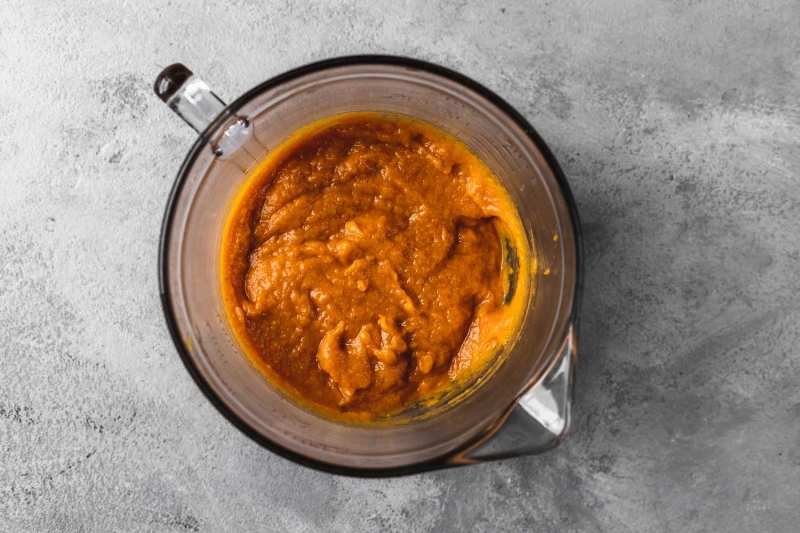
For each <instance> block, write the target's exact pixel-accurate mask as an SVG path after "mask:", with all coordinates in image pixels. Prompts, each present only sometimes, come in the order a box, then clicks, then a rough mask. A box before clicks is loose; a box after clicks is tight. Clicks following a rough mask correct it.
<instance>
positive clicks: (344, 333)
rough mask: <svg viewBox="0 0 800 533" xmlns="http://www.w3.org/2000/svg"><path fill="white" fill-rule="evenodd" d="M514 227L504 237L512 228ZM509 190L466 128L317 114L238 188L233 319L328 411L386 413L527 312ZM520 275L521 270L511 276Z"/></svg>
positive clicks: (451, 377) (506, 332) (503, 337)
mask: <svg viewBox="0 0 800 533" xmlns="http://www.w3.org/2000/svg"><path fill="white" fill-rule="evenodd" d="M504 240H505V241H504ZM526 243H527V241H526V240H525V238H524V234H523V230H522V225H521V223H520V221H519V216H518V214H517V212H516V209H515V208H514V206H513V203H512V202H511V200H510V199H509V197H508V195H507V193H506V191H505V190H504V189H503V188H502V186H501V185H500V184H499V183H498V182H497V180H496V179H495V178H494V176H493V175H492V174H491V173H490V171H489V170H488V169H487V168H486V166H485V165H484V164H483V163H482V162H481V161H480V160H479V159H478V158H477V157H476V156H475V155H474V154H472V153H471V152H470V151H469V150H468V149H467V148H466V147H465V146H464V145H463V144H462V143H460V142H459V141H457V140H456V139H454V138H453V137H451V136H449V135H448V134H446V133H444V132H443V131H441V130H438V129H436V128H434V127H432V126H430V125H428V124H424V123H421V122H418V121H412V120H410V119H406V118H402V117H398V116H386V115H378V114H375V113H351V114H346V115H339V116H335V117H332V118H329V119H326V120H324V121H321V122H318V123H315V124H312V125H310V126H308V127H306V128H303V129H302V130H301V131H299V132H297V133H296V134H295V135H293V136H292V137H291V138H290V139H289V140H287V141H286V142H285V143H283V144H282V145H281V146H279V147H278V148H277V149H276V150H274V151H273V152H271V153H270V154H269V155H268V156H267V157H266V158H265V159H264V160H263V161H262V162H261V163H260V164H259V165H257V166H256V167H255V168H254V169H253V170H252V171H251V173H250V175H249V178H248V180H247V181H246V183H245V185H244V186H243V187H242V189H241V190H240V191H239V194H238V196H237V197H236V199H235V200H234V202H233V205H232V208H231V212H230V215H229V218H228V220H227V222H226V225H225V228H224V232H223V240H222V252H221V282H222V293H223V299H224V304H225V309H226V313H227V316H228V320H229V322H230V326H231V329H232V331H233V333H234V335H235V336H236V338H237V339H238V341H239V343H240V344H241V345H242V347H243V349H244V351H245V353H246V354H247V356H248V357H249V358H250V359H251V361H252V362H253V363H254V364H255V365H256V366H257V367H258V368H259V369H260V370H261V371H262V372H264V373H265V374H266V375H267V376H268V377H269V378H270V379H271V380H272V381H273V382H274V383H275V384H277V385H278V386H279V387H280V388H281V389H283V390H284V391H286V392H288V393H289V394H290V395H292V396H294V397H295V398H298V399H300V400H302V401H304V402H306V403H310V404H311V405H313V406H316V407H321V408H323V410H327V411H328V412H329V413H330V412H332V411H333V412H338V413H354V414H359V413H360V414H364V413H368V414H371V415H373V416H374V415H385V414H387V413H391V412H393V411H395V412H396V411H397V410H398V409H400V408H402V407H404V406H406V405H408V404H410V403H412V402H414V401H416V400H418V399H421V398H425V397H426V396H429V395H431V394H432V393H434V392H437V391H440V390H442V389H443V388H445V387H448V386H452V385H453V384H455V383H458V382H459V381H460V380H461V379H464V378H465V377H466V376H467V375H471V373H472V372H474V371H476V370H480V369H481V368H485V367H486V366H487V363H488V362H489V361H490V360H491V359H492V358H493V357H494V355H495V354H496V353H497V352H498V351H499V348H500V347H502V346H503V345H504V344H505V343H507V342H508V341H509V340H510V337H511V336H512V334H513V333H514V331H515V329H516V326H517V324H518V322H519V318H520V315H521V312H520V311H521V309H522V300H523V299H524V296H525V293H527V290H528V287H527V281H526V280H525V278H526V277H525V276H519V280H518V281H517V282H516V286H515V287H511V286H509V279H510V276H509V274H510V272H509V269H511V268H513V267H516V266H517V265H511V264H510V263H508V262H507V261H505V260H504V257H506V256H505V255H504V254H505V252H506V248H508V246H507V245H510V247H512V248H514V249H515V250H516V252H517V255H518V256H519V261H520V264H519V265H518V268H519V270H520V271H522V272H527V268H528V265H527V259H526V258H527V257H528V256H529V253H527V250H528V248H527V244H526ZM511 277H512V278H513V277H516V276H511Z"/></svg>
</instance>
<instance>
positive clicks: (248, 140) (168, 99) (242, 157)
mask: <svg viewBox="0 0 800 533" xmlns="http://www.w3.org/2000/svg"><path fill="white" fill-rule="evenodd" d="M153 90H154V91H155V93H156V95H157V96H158V97H159V98H160V99H161V101H162V102H164V103H165V104H167V106H168V107H169V108H170V109H172V111H174V112H175V114H177V115H178V116H179V117H181V118H182V119H183V120H185V121H186V123H187V124H189V125H190V126H191V127H192V128H193V129H194V130H195V131H196V132H197V133H199V134H200V135H208V137H209V139H208V142H209V145H210V147H211V150H212V151H213V152H214V154H215V155H216V156H217V157H219V158H221V159H224V160H231V161H232V162H233V163H234V164H236V165H237V166H238V167H239V168H240V170H242V171H243V172H244V171H245V170H246V169H247V168H248V167H249V166H250V165H251V164H252V163H253V161H254V160H256V159H257V158H259V157H260V156H261V155H262V154H263V152H264V147H263V146H262V145H261V143H260V142H258V139H257V138H256V137H255V135H254V134H253V127H252V125H251V123H250V120H249V119H248V118H247V117H243V116H239V115H234V114H232V113H230V112H229V111H228V110H227V108H226V105H225V102H223V101H222V100H221V99H220V98H219V96H217V95H216V94H214V92H213V91H212V90H211V88H210V87H209V86H208V85H207V84H206V82H204V81H203V80H201V79H200V78H199V77H198V76H197V75H196V74H195V73H194V72H192V71H191V70H190V69H189V68H188V67H186V66H185V65H183V64H181V63H174V64H172V65H170V66H168V67H167V68H165V69H164V70H162V71H161V73H160V74H159V75H158V76H157V77H156V81H155V83H154V84H153ZM224 114H227V115H228V116H229V117H230V120H228V121H227V122H225V124H224V125H222V127H220V128H218V129H217V128H215V132H221V133H216V134H215V133H213V132H207V130H208V129H209V126H211V124H212V123H214V122H215V121H216V120H217V118H218V117H220V116H221V115H224ZM223 120H224V119H223Z"/></svg>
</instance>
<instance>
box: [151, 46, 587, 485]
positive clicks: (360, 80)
mask: <svg viewBox="0 0 800 533" xmlns="http://www.w3.org/2000/svg"><path fill="white" fill-rule="evenodd" d="M155 91H156V93H157V94H158V96H159V97H160V98H161V99H162V100H163V101H164V102H165V103H167V105H168V106H169V107H170V108H171V109H173V110H174V111H175V112H176V113H177V114H178V115H180V116H181V117H182V118H183V119H184V120H186V122H188V123H189V124H190V125H191V126H192V127H193V128H194V129H195V130H197V131H198V133H199V134H200V136H199V138H198V139H197V142H195V144H194V146H193V147H192V149H191V150H190V151H189V154H188V155H187V156H186V159H185V160H184V162H183V165H182V167H181V169H180V171H179V172H178V177H177V179H176V181H175V185H174V187H173V189H172V193H171V195H170V198H169V202H168V204H167V209H166V214H165V216H164V224H163V229H162V235H161V249H160V256H159V273H160V277H159V281H160V289H161V299H162V303H163V308H164V314H165V317H166V321H167V325H168V327H169V331H170V333H171V335H172V338H173V340H174V342H175V346H176V348H177V350H178V352H179V353H180V355H181V358H182V359H183V362H184V364H185V365H186V368H187V370H188V371H189V373H190V374H191V375H192V377H193V378H194V380H195V382H196V383H197V385H198V386H199V387H200V389H201V390H202V391H203V393H204V394H205V395H206V396H207V397H208V399H209V400H210V401H211V402H212V403H213V404H214V405H215V406H216V407H217V409H219V411H220V412H221V413H222V414H223V415H224V416H225V417H226V418H228V420H230V421H231V422H232V423H233V424H234V425H235V426H236V427H238V428H239V429H240V430H242V431H243V432H244V433H245V434H246V435H248V436H249V437H251V438H252V439H253V440H255V441H256V442H258V443H260V444H262V445H263V446H264V447H266V448H268V449H270V450H272V451H274V452H276V453H278V454H280V455H282V456H284V457H287V458H289V459H291V460H294V461H296V462H298V463H302V464H305V465H308V466H312V467H315V468H318V469H322V470H326V471H330V472H336V473H343V474H351V475H362V476H382V475H397V474H407V473H412V472H418V471H422V470H429V469H435V468H442V467H447V466H454V465H463V464H469V463H474V462H479V461H485V460H490V459H497V458H504V457H510V456H515V455H523V454H531V453H541V452H543V451H546V450H548V449H550V448H552V447H554V446H556V445H557V444H559V443H560V442H561V441H563V439H564V438H565V436H566V434H567V431H568V428H569V410H570V399H571V395H572V382H573V372H574V367H575V359H576V328H577V310H578V300H579V295H580V282H581V263H580V232H579V224H578V216H577V212H576V209H575V204H574V201H573V199H572V195H571V193H570V190H569V187H568V185H567V181H566V179H565V177H564V175H563V173H562V171H561V169H560V168H559V166H558V163H557V162H556V160H555V159H554V157H553V155H552V154H551V152H550V150H549V149H548V148H547V146H546V145H545V143H544V142H543V141H542V139H541V138H540V137H539V135H538V134H537V133H536V132H535V131H534V129H533V128H532V127H531V125H530V124H528V122H527V121H526V120H525V119H524V118H523V117H522V116H521V115H520V114H519V113H518V112H516V111H515V110H514V109H513V108H512V107H511V106H510V105H509V104H507V103H506V102H505V101H503V100H502V99H501V98H500V97H498V96H497V95H495V94H494V93H492V92H491V91H489V90H488V89H486V88H485V87H483V86H481V85H479V84H477V83H476V82H474V81H472V80H470V79H468V78H466V77H464V76H462V75H460V74H458V73H456V72H453V71H451V70H448V69H445V68H442V67H439V66H436V65H432V64H429V63H425V62H421V61H416V60H411V59H407V58H400V57H387V56H358V57H343V58H338V59H331V60H328V61H322V62H320V63H314V64H311V65H307V66H304V67H301V68H298V69H295V70H292V71H290V72H287V73H285V74H282V75H280V76H278V77H276V78H273V79H271V80H269V81H267V82H264V83H262V84H261V85H259V86H258V87H255V88H254V89H252V90H250V91H249V92H247V93H246V94H244V95H243V96H241V97H240V98H238V99H237V100H236V101H234V102H233V103H232V104H230V105H225V104H224V103H223V102H222V101H220V99H219V98H217V97H216V96H215V95H214V94H213V93H212V92H211V90H210V89H209V88H208V86H207V85H206V84H205V83H204V82H203V81H202V80H200V79H199V78H198V77H197V76H195V75H194V74H193V73H192V72H191V71H190V70H189V69H187V68H186V67H184V66H183V65H180V64H176V65H172V66H170V67H168V68H166V69H165V70H164V71H163V72H162V73H161V74H160V75H159V76H158V78H157V79H156V83H155ZM352 111H378V112H387V113H395V114H403V115H408V116H411V117H414V118H417V119H420V120H423V121H426V122H429V123H431V124H433V125H435V126H438V127H439V128H441V129H443V130H445V131H448V132H450V133H451V134H453V135H454V136H456V137H457V138H459V139H460V140H461V141H463V142H464V143H466V144H467V146H469V147H470V148H471V149H472V150H473V151H474V152H475V153H476V154H477V155H478V156H479V157H481V158H482V159H483V160H484V161H485V162H486V164H487V165H488V166H489V167H490V168H491V169H492V171H493V172H494V173H495V174H496V175H497V177H498V178H499V179H500V180H501V182H502V183H503V185H504V186H505V187H506V188H507V189H508V192H509V194H510V196H511V198H512V200H513V201H514V202H515V204H516V206H517V209H518V210H519V214H520V216H521V218H522V222H523V224H524V227H525V231H526V233H527V238H528V240H529V245H530V249H531V250H532V253H533V255H534V256H535V261H532V263H531V264H533V265H535V269H531V270H530V271H528V272H517V275H518V276H530V286H531V287H532V288H533V290H531V291H529V294H527V295H526V297H527V298H528V306H527V311H526V313H525V316H524V318H523V319H522V321H521V325H520V328H519V330H518V332H517V336H516V341H515V342H513V343H509V346H506V347H505V349H504V352H503V353H501V354H500V355H499V356H498V359H497V361H498V363H497V364H495V365H494V366H493V367H492V368H491V369H490V370H489V371H488V372H487V373H486V374H485V375H484V376H483V378H482V379H479V380H477V381H475V382H472V383H470V384H468V387H467V389H468V390H466V391H461V392H462V393H465V394H461V395H460V396H461V397H460V399H459V400H458V401H451V402H442V403H441V404H439V405H437V406H435V407H432V408H431V409H432V411H431V412H429V413H420V412H414V413H405V414H403V415H401V416H400V418H401V419H402V420H398V422H397V423H392V424H382V425H356V424H350V423H343V422H340V421H335V420H330V419H327V418H325V417H323V416H320V415H319V414H317V413H315V412H313V411H311V410H309V409H307V408H305V407H303V406H302V405H299V404H298V403H296V402H294V401H293V400H292V399H291V398H288V397H287V396H285V395H284V394H283V393H282V392H281V391H279V390H278V389H277V388H276V387H274V386H273V385H272V384H271V383H270V382H269V381H268V380H267V379H266V378H265V377H264V376H263V375H262V374H261V373H260V372H259V371H258V370H257V369H256V368H255V367H254V366H253V365H252V364H251V363H250V362H249V360H248V359H247V357H246V356H245V355H244V353H243V351H242V349H241V348H240V347H239V345H238V344H237V342H236V341H235V340H234V337H233V335H232V333H231V331H230V328H229V326H228V323H227V321H226V318H225V312H224V308H223V305H222V298H221V294H220V288H219V287H220V282H219V250H220V238H221V232H222V227H223V224H224V222H225V219H226V215H227V213H228V209H229V207H230V203H231V201H232V199H233V197H234V195H235V193H236V191H237V189H239V187H240V186H241V185H242V183H243V181H244V180H245V178H246V171H247V169H248V168H249V167H250V166H251V165H252V164H253V163H254V162H256V161H258V160H259V159H260V158H262V157H263V156H264V155H265V153H266V152H267V151H268V150H270V149H272V148H274V147H276V146H277V145H279V144H280V143H281V142H282V141H283V140H285V139H286V138H287V137H289V136H290V134H291V133H292V132H294V131H295V130H297V129H298V128H300V127H302V126H304V125H307V124H309V123H311V122H314V121H316V120H319V119H322V118H325V117H328V116H331V115H335V114H339V113H345V112H352Z"/></svg>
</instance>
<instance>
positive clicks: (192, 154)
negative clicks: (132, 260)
mask: <svg viewBox="0 0 800 533" xmlns="http://www.w3.org/2000/svg"><path fill="white" fill-rule="evenodd" d="M353 65H376V66H398V67H406V68H412V69H417V70H422V71H425V72H428V73H432V74H435V75H438V76H441V77H443V78H447V79H448V80H450V81H452V82H455V83H458V84H460V85H462V86H464V87H466V88H467V89H469V90H472V91H474V92H475V93H477V94H478V95H480V96H482V97H483V98H486V99H487V100H488V101H489V102H491V103H492V104H494V105H495V106H497V108H498V109H499V110H500V111H501V112H503V113H505V114H506V115H507V116H508V117H509V118H511V119H512V120H513V121H514V122H515V123H516V124H517V126H519V127H520V129H522V131H523V132H524V133H525V134H526V135H527V136H528V138H529V139H530V140H531V142H532V143H533V144H534V145H535V146H536V148H537V149H538V150H539V151H540V153H541V154H542V157H543V158H544V160H545V162H546V163H547V164H548V166H549V167H550V169H551V170H552V172H553V176H554V177H555V180H556V183H557V184H558V187H559V191H560V193H561V196H562V198H563V199H564V202H565V204H566V206H567V211H568V212H569V218H570V223H571V225H572V230H573V235H574V242H575V250H574V253H575V261H576V265H575V267H576V268H575V279H574V292H573V297H572V302H571V309H570V313H569V315H568V319H567V322H566V324H567V327H566V329H565V331H564V332H562V333H561V337H565V336H566V335H567V331H568V330H569V326H570V325H573V326H577V318H578V311H579V308H580V300H581V295H582V292H583V249H582V248H583V244H582V234H581V227H580V220H579V218H578V210H577V206H576V204H575V200H574V197H573V195H572V190H571V189H570V187H569V184H568V183H567V178H566V176H565V175H564V172H563V171H562V170H561V166H560V165H559V164H558V161H557V160H556V158H555V156H554V155H553V153H552V152H551V151H550V148H549V147H548V146H547V144H546V143H545V142H544V140H543V139H542V137H541V136H540V135H539V133H538V132H537V131H536V130H535V129H534V128H533V126H531V124H530V123H529V122H528V121H527V119H525V118H524V117H523V116H522V115H521V114H520V113H519V112H518V111H517V110H516V109H515V108H514V107H513V106H511V104H509V103H508V102H506V101H505V100H504V99H503V98H501V97H500V96H499V95H497V94H496V93H495V92H493V91H491V90H490V89H488V88H487V87H485V86H483V85H482V84H480V83H478V82H476V81H474V80H472V79H471V78H468V77H467V76H464V75H463V74H460V73H458V72H456V71H454V70H451V69H449V68H447V67H443V66H441V65H437V64H435V63H430V62H428V61H423V60H420V59H414V58H410V57H405V56H393V55H351V56H341V57H334V58H331V59H325V60H322V61H317V62H314V63H309V64H306V65H303V66H301V67H297V68H294V69H292V70H289V71H287V72H284V73H282V74H279V75H277V76H275V77H273V78H270V79H268V80H266V81H264V82H262V83H260V84H258V85H256V86H255V87H253V88H252V89H250V90H249V91H247V92H245V93H244V94H242V95H241V96H239V97H238V98H236V99H235V100H234V101H233V102H232V103H230V104H228V105H227V106H226V107H225V109H224V110H223V111H222V112H221V113H220V115H219V116H218V117H217V118H216V119H214V120H213V121H212V122H211V124H209V126H208V127H207V128H206V129H205V131H203V133H201V134H200V135H199V137H198V138H197V140H196V141H195V143H194V145H193V146H192V148H191V149H190V150H189V152H188V154H187V155H186V158H185V159H184V161H183V163H182V164H181V167H180V170H178V174H177V176H176V178H175V182H174V183H173V186H172V189H171V191H170V194H169V198H168V200H167V205H166V208H165V210H164V218H163V221H162V225H161V236H160V243H159V251H158V283H159V293H160V299H161V307H162V311H163V313H164V319H165V321H166V323H167V328H168V330H169V333H170V337H172V342H173V344H174V345H175V349H176V350H177V352H178V354H179V355H180V357H181V360H182V361H183V365H184V367H185V368H186V370H187V371H188V372H189V375H190V376H191V377H192V379H193V380H194V382H195V384H196V385H197V387H198V388H199V389H200V390H201V391H202V393H203V394H204V395H205V397H206V398H207V399H208V400H209V401H210V402H211V404H212V405H213V406H214V407H215V408H216V409H217V410H218V411H219V412H220V413H221V414H222V415H223V416H224V417H225V418H226V419H227V420H228V421H229V422H230V423H231V424H233V425H234V426H235V427H236V428H237V429H239V431H241V432H242V433H244V434H245V435H246V436H247V437H249V438H250V439H252V440H253V441H255V442H256V443H258V444H259V445H261V446H262V447H264V448H266V449H268V450H269V451H271V452H273V453H275V454H277V455H279V456H281V457H283V458H285V459H289V460H291V461H292V462H295V463H298V464H301V465H303V466H306V467H310V468H313V469H315V470H319V471H323V472H328V473H333V474H339V475H346V476H354V477H370V478H374V477H393V476H403V475H408V474H414V473H419V472H424V471H429V470H435V469H441V468H448V467H452V466H456V465H455V464H452V463H448V461H447V459H448V458H449V457H452V456H453V455H457V454H458V453H459V452H460V451H462V450H465V449H469V447H470V446H472V445H474V441H475V439H473V440H471V441H469V442H466V443H464V444H463V445H461V446H460V447H459V448H457V449H456V450H451V451H450V452H448V453H446V454H444V455H442V456H439V457H435V458H433V459H428V460H425V461H422V462H417V463H412V464H408V465H402V466H397V467H390V468H356V467H349V466H341V465H337V464H333V463H328V462H325V461H320V460H318V459H312V458H310V457H307V456H305V455H302V454H300V453H298V452H295V451H292V450H290V449H288V448H286V447H284V446H282V445H280V444H277V443H276V442H274V441H272V440H270V439H268V438H267V437H265V436H263V435H262V434H260V433H259V432H257V431H256V430H254V429H253V428H252V427H250V425H248V424H247V423H246V422H245V421H244V420H243V419H242V418H240V417H239V416H238V415H237V414H236V413H235V412H233V410H232V409H230V408H229V407H228V406H227V405H226V404H225V402H224V401H223V400H222V398H220V397H219V395H217V393H216V392H215V391H214V390H213V389H212V388H211V386H210V385H209V384H208V383H207V382H206V381H205V379H204V378H203V377H202V375H201V373H200V371H199V369H198V368H197V366H196V364H195V362H194V360H193V359H192V357H191V354H190V353H189V348H188V346H187V345H186V343H185V342H184V339H183V338H182V337H181V335H180V333H179V331H178V325H177V319H176V317H175V313H174V310H173V303H172V299H171V297H170V295H169V290H168V287H169V282H168V279H169V268H168V259H167V256H168V251H169V248H170V234H171V232H172V225H173V219H174V211H175V209H174V208H175V204H176V202H177V199H178V198H179V197H180V194H181V192H182V190H183V187H184V185H185V183H186V181H187V177H188V175H189V171H190V169H191V168H192V166H193V165H194V162H195V160H196V159H197V157H198V156H199V154H200V151H201V150H202V149H203V148H204V147H205V146H206V144H208V142H209V140H210V139H211V138H212V136H213V135H214V133H216V131H217V129H218V128H219V127H220V126H221V125H222V124H224V123H225V121H226V120H227V119H228V118H230V117H231V116H233V115H234V114H235V113H236V111H238V110H239V109H240V108H241V107H242V106H244V105H245V104H246V103H247V102H249V101H250V100H252V99H253V98H254V97H256V96H257V95H259V94H261V93H263V92H265V91H267V90H269V89H272V88H275V87H278V86H280V85H281V84H284V83H286V82H289V81H291V80H294V79H296V78H299V77H301V76H305V75H308V74H311V73H315V72H319V71H323V70H328V69H332V68H337V67H345V66H353ZM480 436H481V435H480V434H479V435H478V436H477V437H476V438H479V437H480Z"/></svg>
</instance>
